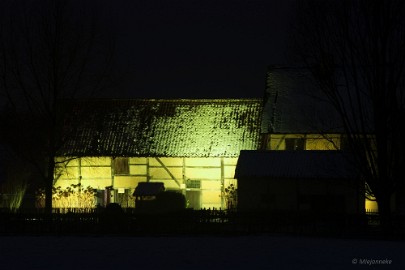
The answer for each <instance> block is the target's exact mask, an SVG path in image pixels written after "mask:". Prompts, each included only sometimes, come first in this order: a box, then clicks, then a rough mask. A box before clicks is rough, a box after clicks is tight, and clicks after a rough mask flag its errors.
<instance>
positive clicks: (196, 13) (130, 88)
mask: <svg viewBox="0 0 405 270" xmlns="http://www.w3.org/2000/svg"><path fill="white" fill-rule="evenodd" d="M291 2H292V1H291V0H290V1H281V0H253V1H246V0H233V1H232V0H217V1H212V0H194V1H193V0H170V1H163V0H161V1H157V0H117V1H114V2H113V4H111V3H109V4H108V5H109V7H108V10H109V12H110V14H111V16H112V18H113V19H112V22H113V24H114V25H115V28H116V29H117V31H116V35H117V38H116V40H117V56H118V58H117V59H118V62H119V63H120V71H123V72H122V76H123V77H124V78H125V80H121V81H122V82H123V83H122V84H121V85H120V86H119V89H120V91H113V92H114V93H112V92H110V93H111V94H108V95H109V96H110V97H117V96H122V97H131V98H136V97H146V98H226V97H230V98H232V97H241V98H243V97H262V95H263V92H264V86H265V72H266V68H267V66H268V65H271V64H283V63H284V62H285V60H284V59H285V57H284V53H285V50H284V48H285V46H286V36H287V32H288V27H287V25H288V24H289V21H290V17H291V15H290V13H291V12H290V10H291ZM117 90H118V89H117ZM117 93H119V94H117Z"/></svg>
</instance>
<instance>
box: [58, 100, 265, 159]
mask: <svg viewBox="0 0 405 270" xmlns="http://www.w3.org/2000/svg"><path fill="white" fill-rule="evenodd" d="M71 104H72V105H71V106H73V110H72V111H73V113H71V114H70V115H69V116H68V117H67V118H66V121H65V130H66V132H65V138H64V144H63V147H62V148H61V150H60V151H59V155H63V156H167V157H237V156H238V155H239V152H240V151H241V150H254V149H258V147H259V136H260V118H261V111H262V100H260V99H168V100H167V99H133V100H112V99H106V100H79V101H75V102H74V103H71Z"/></svg>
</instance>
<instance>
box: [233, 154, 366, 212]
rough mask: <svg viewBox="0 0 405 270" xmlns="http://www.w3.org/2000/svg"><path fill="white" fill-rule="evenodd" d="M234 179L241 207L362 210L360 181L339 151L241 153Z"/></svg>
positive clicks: (245, 209) (241, 208) (295, 209)
mask: <svg viewBox="0 0 405 270" xmlns="http://www.w3.org/2000/svg"><path fill="white" fill-rule="evenodd" d="M235 178H236V179H237V181H238V209H239V210H240V211H276V212H301V213H340V214H356V213H362V212H364V181H362V180H361V178H360V174H359V172H358V171H357V170H356V169H355V166H354V164H353V163H352V162H351V161H350V156H348V154H347V153H345V152H342V151H241V154H240V156H239V160H238V163H237V167H236V174H235Z"/></svg>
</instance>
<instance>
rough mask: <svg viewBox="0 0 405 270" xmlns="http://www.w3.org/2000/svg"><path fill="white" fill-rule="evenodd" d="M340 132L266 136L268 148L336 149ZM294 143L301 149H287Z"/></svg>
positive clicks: (339, 139)
mask: <svg viewBox="0 0 405 270" xmlns="http://www.w3.org/2000/svg"><path fill="white" fill-rule="evenodd" d="M340 142H341V135H340V134H326V135H321V134H270V135H269V136H268V137H267V141H266V149H268V150H336V149H340V147H341V144H340ZM291 145H294V146H296V147H302V148H303V149H288V146H291Z"/></svg>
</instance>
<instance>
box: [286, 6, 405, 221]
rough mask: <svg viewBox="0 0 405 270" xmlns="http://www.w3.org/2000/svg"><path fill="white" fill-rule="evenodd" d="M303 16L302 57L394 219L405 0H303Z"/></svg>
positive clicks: (372, 190)
mask: <svg viewBox="0 0 405 270" xmlns="http://www.w3.org/2000/svg"><path fill="white" fill-rule="evenodd" d="M297 15H298V16H297V18H298V20H297V21H296V25H297V26H296V29H295V30H296V31H295V32H294V34H295V36H294V37H293V40H294V42H293V43H294V46H293V49H294V55H295V56H298V60H299V61H301V63H304V65H305V66H306V67H307V68H308V69H309V70H310V71H311V73H312V75H313V78H314V79H315V81H316V82H317V84H318V85H319V86H320V89H321V90H322V93H323V94H324V95H325V97H326V99H327V100H328V101H329V102H330V104H331V108H334V109H335V110H336V111H337V112H338V114H339V116H340V118H341V121H342V128H343V129H344V132H345V136H346V138H347V142H348V146H349V148H350V149H351V151H352V153H353V155H354V157H355V160H356V165H357V167H358V168H359V169H360V170H361V173H362V175H363V176H364V179H365V182H366V192H367V194H368V195H370V196H374V197H375V198H376V200H377V203H378V208H379V212H380V215H381V216H382V217H388V216H389V215H391V213H392V211H393V210H394V208H392V206H393V201H394V200H397V199H398V198H399V199H400V197H401V196H403V193H401V192H403V191H404V182H405V181H404V174H403V168H401V167H402V166H404V165H405V158H404V154H405V145H404V140H403V138H404V136H405V133H404V123H405V68H404V67H405V2H404V1H400V0H338V1H300V2H299V3H298V8H297ZM401 203H402V207H403V204H404V202H403V201H402V202H401ZM396 210H397V211H399V210H398V207H397V209H396ZM402 211H403V209H402Z"/></svg>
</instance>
